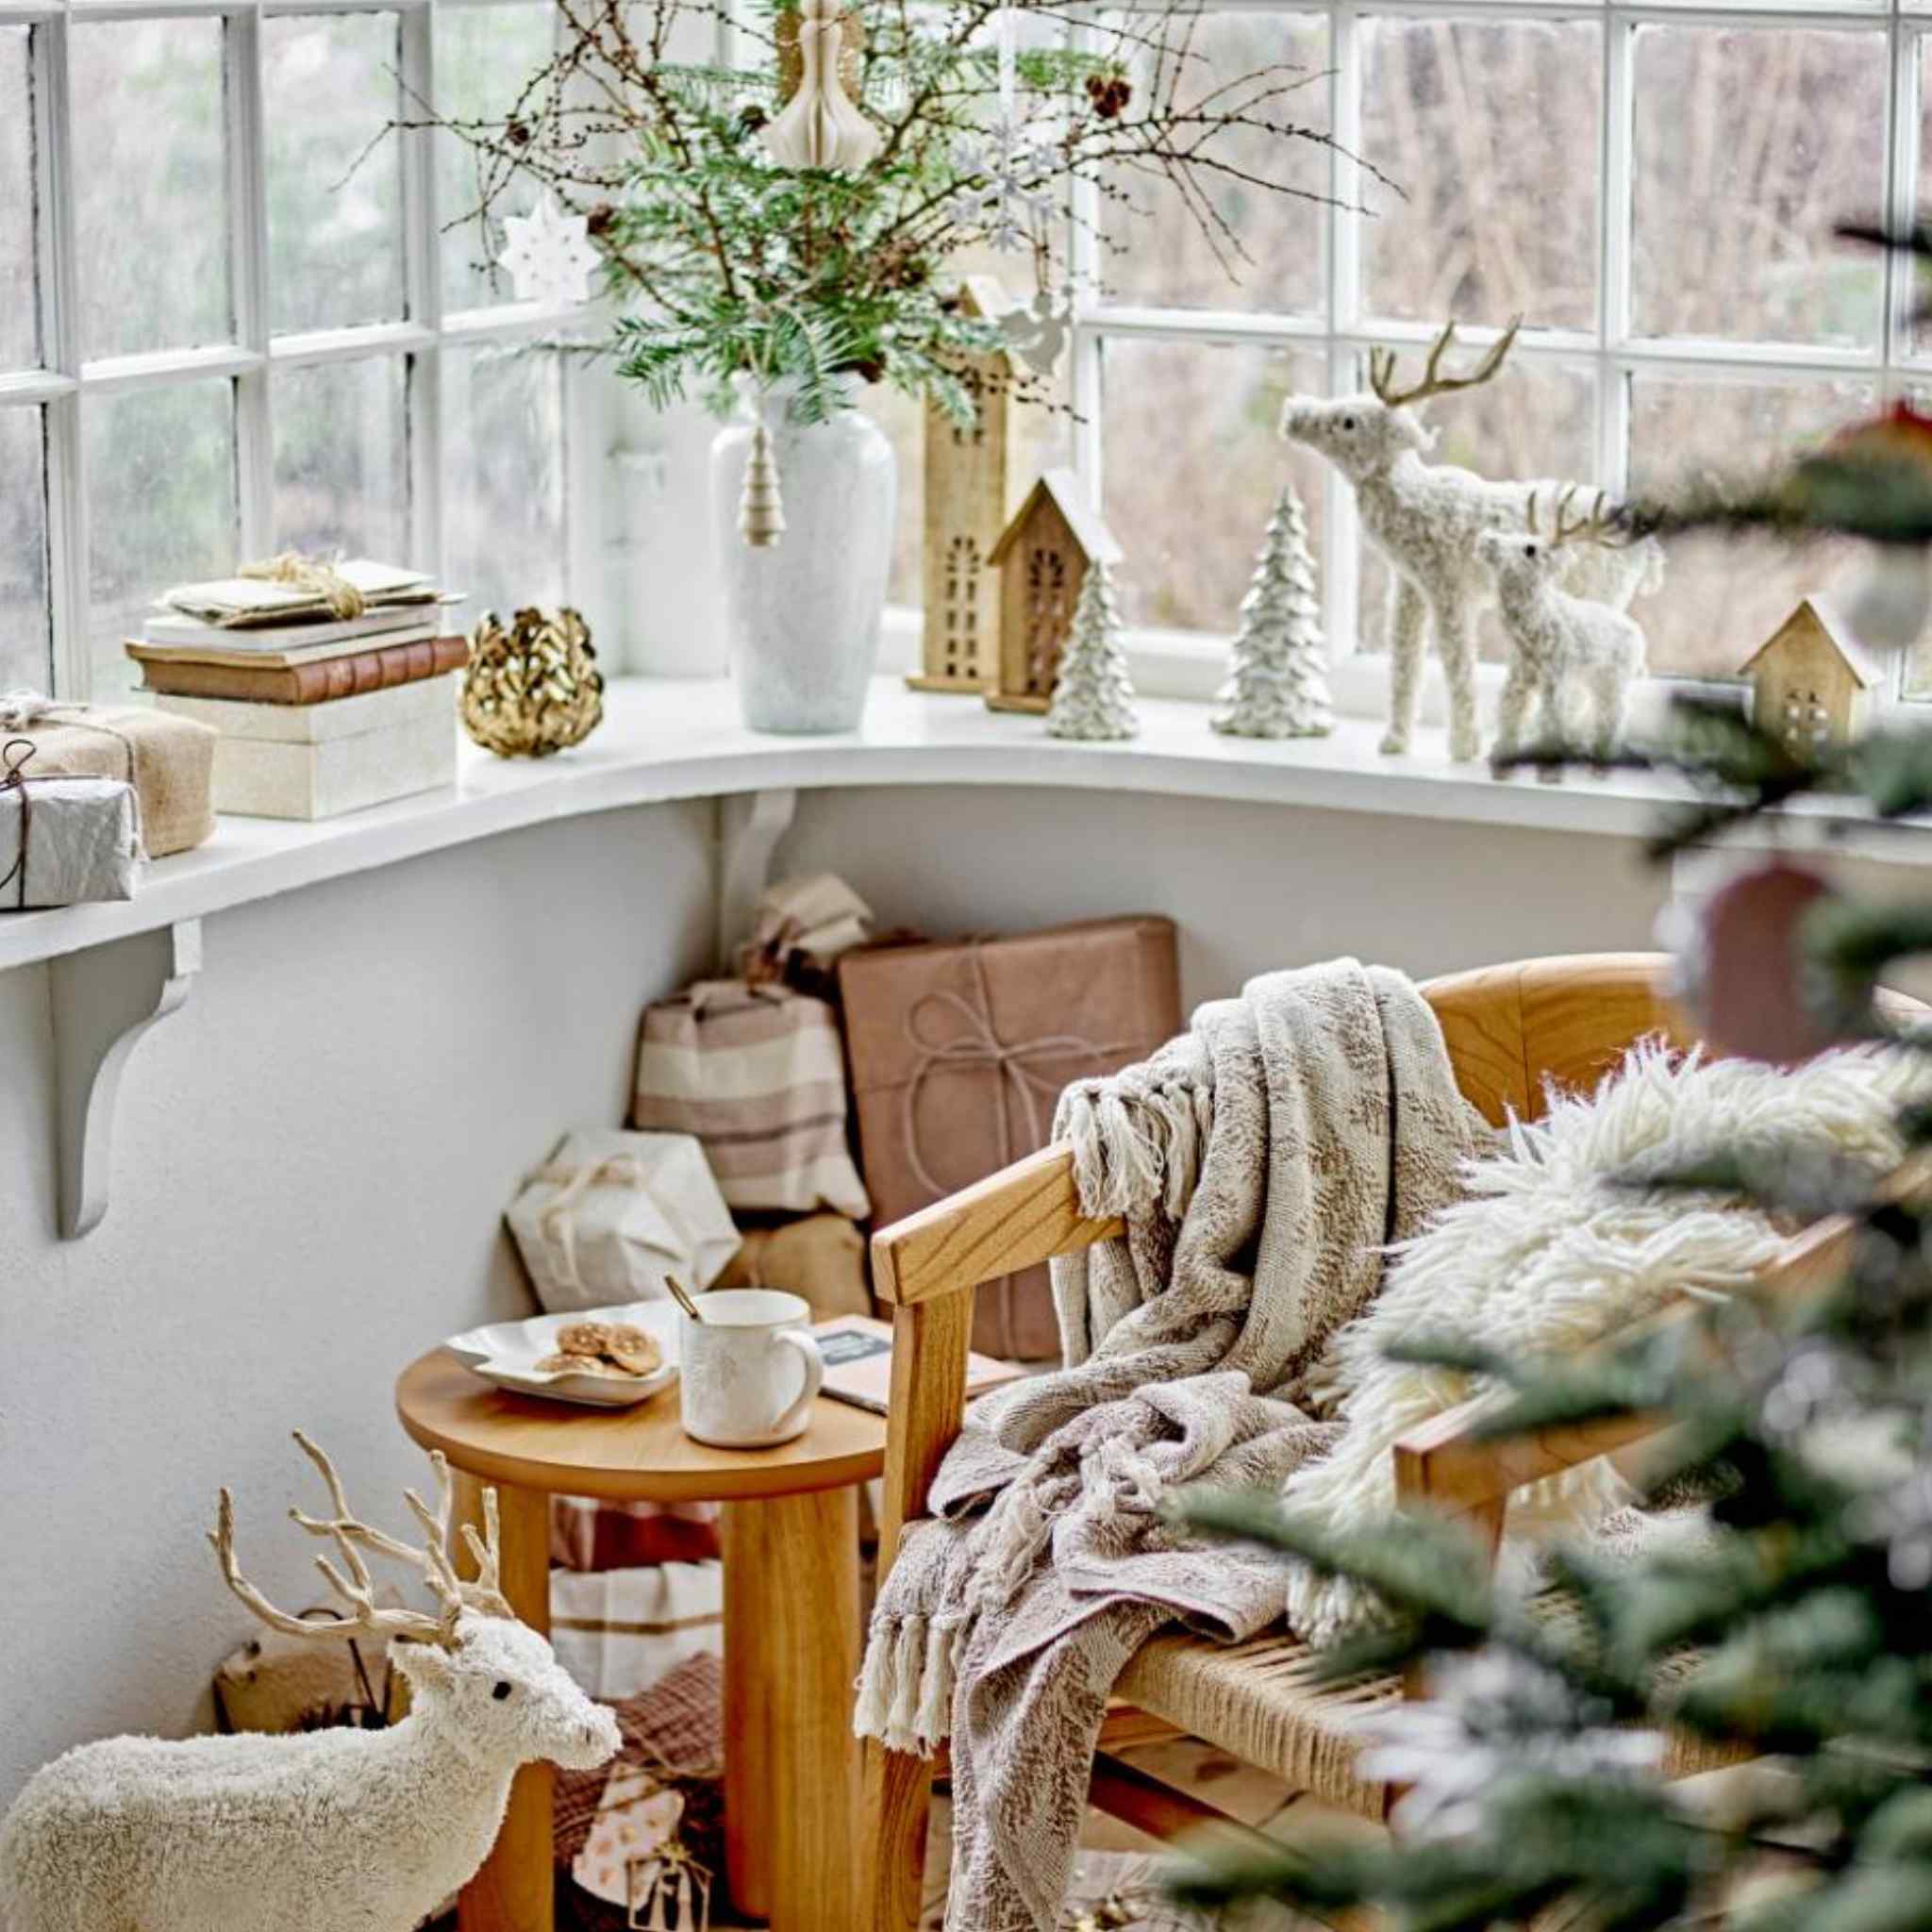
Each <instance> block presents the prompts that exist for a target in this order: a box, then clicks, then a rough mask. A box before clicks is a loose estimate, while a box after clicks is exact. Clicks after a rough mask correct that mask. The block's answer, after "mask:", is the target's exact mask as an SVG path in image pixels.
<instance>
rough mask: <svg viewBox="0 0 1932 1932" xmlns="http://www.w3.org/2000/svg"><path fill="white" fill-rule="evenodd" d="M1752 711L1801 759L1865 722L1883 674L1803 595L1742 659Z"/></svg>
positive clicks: (1846, 739) (1853, 734)
mask: <svg viewBox="0 0 1932 1932" xmlns="http://www.w3.org/2000/svg"><path fill="white" fill-rule="evenodd" d="M1744 672H1745V675H1748V676H1749V678H1750V679H1751V715H1752V718H1753V720H1754V722H1755V723H1756V724H1757V725H1758V726H1759V728H1760V729H1762V730H1766V731H1769V732H1771V733H1772V734H1773V735H1774V736H1775V737H1777V738H1779V739H1781V740H1782V741H1783V742H1784V743H1785V745H1786V746H1787V747H1788V748H1789V749H1790V751H1791V752H1793V753H1794V754H1796V755H1797V756H1798V757H1800V758H1807V757H1810V756H1812V755H1813V754H1815V753H1817V752H1821V751H1824V750H1826V749H1828V748H1830V747H1833V746H1840V745H1846V744H1849V743H1851V742H1852V741H1853V740H1854V739H1856V738H1857V737H1858V736H1859V734H1860V733H1861V732H1862V731H1863V730H1864V728H1865V723H1866V714H1867V713H1868V712H1869V711H1870V709H1871V707H1872V694H1873V692H1874V691H1876V690H1878V688H1879V686H1880V683H1881V681H1882V677H1883V674H1882V672H1881V671H1880V670H1879V668H1878V666H1877V665H1876V664H1874V662H1873V660H1872V659H1871V658H1870V657H1868V656H1867V654H1866V653H1865V651H1864V649H1863V648H1862V647H1861V646H1860V645H1859V644H1858V642H1857V640H1856V639H1855V638H1853V637H1852V635H1851V634H1850V632H1849V631H1847V630H1846V629H1845V628H1844V626H1843V625H1842V624H1840V622H1839V621H1838V619H1836V618H1835V617H1834V616H1833V615H1832V614H1831V613H1830V611H1829V610H1828V609H1827V608H1824V607H1822V606H1821V605H1820V604H1819V603H1818V602H1817V601H1816V600H1815V599H1813V598H1810V597H1807V598H1806V599H1805V601H1804V602H1803V603H1802V604H1800V605H1799V606H1798V608H1796V609H1795V610H1793V611H1792V612H1791V614H1790V616H1789V617H1788V618H1786V619H1785V621H1784V622H1783V623H1782V624H1781V625H1778V627H1777V629H1776V630H1774V632H1773V633H1772V634H1771V636H1770V637H1769V638H1768V639H1767V640H1766V641H1764V642H1763V643H1762V644H1760V645H1759V646H1758V647H1757V651H1756V652H1755V653H1754V654H1753V655H1752V657H1751V658H1749V659H1748V660H1747V662H1746V663H1745V665H1744Z"/></svg>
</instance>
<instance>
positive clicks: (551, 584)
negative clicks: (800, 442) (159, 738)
mask: <svg viewBox="0 0 1932 1932" xmlns="http://www.w3.org/2000/svg"><path fill="white" fill-rule="evenodd" d="M551 19H552V15H551V11H550V8H549V7H548V5H547V4H545V0H396V4H390V5H369V4H364V0H213V4H208V0H196V4H193V5H192V6H183V5H178V4H177V5H174V6H171V5H170V4H169V0H152V4H149V0H114V4H113V5H112V6H111V7H108V6H103V5H100V4H98V0H0V690H6V689H10V688H12V687H15V686H27V687H30V688H33V689H37V690H46V689H50V688H52V689H56V690H58V691H60V692H61V693H62V694H63V695H68V696H86V695H94V696H112V695H115V694H118V693H119V692H121V691H125V690H126V689H127V687H128V685H129V683H130V682H131V679H130V675H129V670H130V667H129V666H128V665H127V663H126V660H125V658H124V657H123V655H122V650H121V643H122V639H123V637H124V636H125V634H126V633H127V631H128V629H129V627H130V626H131V625H135V624H138V622H139V621H140V618H141V616H142V612H143V610H144V609H145V608H146V605H147V603H148V601H149V599H150V598H151V597H152V596H153V595H154V593H155V592H156V591H158V590H160V589H162V588H164V587H165V586H166V585H167V584H169V583H171V582H178V581H180V580H182V579H183V578H187V577H192V576H200V575H212V574H215V573H219V572H225V571H226V570H228V569H231V568H232V567H233V565H234V564H235V563H236V561H237V560H238V559H239V558H250V557H263V556H267V555H270V554H272V553H273V552H275V551H277V550H283V549H290V548H299V549H303V550H308V551H314V550H333V549H341V550H343V551H346V552H348V553H351V554H357V553H363V554H369V555H375V556H379V557H388V558H407V559H408V560H409V561H412V562H416V563H420V564H422V565H423V566H424V567H425V568H427V569H430V570H434V571H437V572H439V573H441V574H442V575H444V576H445V577H446V579H447V580H448V581H449V582H450V583H451V584H452V585H453V586H455V587H456V588H458V589H462V590H465V591H468V592H469V593H470V596H471V603H470V605H469V607H468V612H469V614H470V615H472V616H474V614H475V612H476V611H477V610H479V609H481V608H485V607H487V606H489V605H491V604H497V605H507V604H510V603H527V602H533V601H542V602H551V601H555V600H557V599H558V598H559V597H561V596H563V595H565V594H566V592H567V590H568V589H569V588H570V587H569V586H567V584H566V581H565V579H566V575H567V550H568V547H569V546H568V544H567V541H566V536H567V532H566V519H565V505H564V501H563V494H564V478H565V476H566V475H567V474H568V466H567V464H566V463H565V461H564V456H563V439H564V425H565V423H566V422H567V421H568V420H569V411H568V410H567V408H566V393H565V391H566V385H567V383H568V382H572V381H575V380H576V379H577V378H576V377H575V376H573V375H567V374H566V372H565V370H564V368H563V367H562V358H558V357H557V356H555V355H552V354H549V353H547V352H545V351H544V350H542V349H541V347H540V346H538V344H539V343H540V342H541V339H542V338H543V337H544V336H545V335H546V334H548V333H550V332H551V331H553V330H555V329H556V327H557V326H558V323H559V322H560V321H562V320H564V319H565V318H562V317H559V316H558V315H555V314H542V313H538V312H535V311H533V310H531V309H529V308H524V307H520V306H519V305H517V304H516V303H515V302H514V301H513V300H512V299H511V295H510V291H509V290H508V288H507V287H505V286H504V285H503V282H502V280H501V278H500V277H499V275H497V273H496V271H495V270H494V268H493V266H492V265H491V258H492V257H493V255H494V252H495V248H496V245H497V242H498V240H499V239H500V238H497V237H493V236H490V235H479V234H478V233H477V231H476V228H475V225H474V224H458V225H454V226H452V225H450V224H451V223H452V222H453V221H454V220H455V218H456V217H458V216H459V215H461V214H463V213H464V212H465V210H467V209H468V208H471V207H472V206H474V203H475V192H474V181H473V177H472V176H471V175H470V174H469V173H468V172H467V171H466V167H465V164H464V161H463V158H462V156H461V154H460V153H459V152H458V149H457V143H456V142H454V141H449V142H441V143H440V145H439V150H438V151H437V152H435V153H431V152H430V151H429V148H428V146H427V142H428V140H429V137H427V136H426V135H425V134H424V133H422V132H420V131H406V132H400V133H398V132H396V131H393V130H392V128H391V124H392V123H394V122H396V121H398V120H399V119H404V118H407V116H408V110H409V104H410V103H412V102H414V101H417V100H430V101H435V102H437V103H438V104H439V105H440V106H441V108H443V110H444V111H445V112H447V113H451V114H477V113H490V112H498V113H500V112H502V111H504V109H505V108H507V106H508V103H510V102H511V101H513V100H514V98H515V96H516V92H517V91H518V89H519V88H520V87H521V85H522V83H523V82H524V80H525V78H526V76H527V75H528V74H529V73H530V71H531V70H532V69H533V68H534V67H535V65H536V64H537V63H538V61H539V60H540V59H541V58H542V57H543V55H544V53H545V52H546V51H547V47H548V37H549V34H550V30H551Z"/></svg>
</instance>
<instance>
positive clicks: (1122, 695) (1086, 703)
mask: <svg viewBox="0 0 1932 1932" xmlns="http://www.w3.org/2000/svg"><path fill="white" fill-rule="evenodd" d="M1140 728H1141V721H1140V720H1139V719H1138V718H1136V717H1135V716H1134V684H1133V680H1132V679H1131V678H1130V677H1129V676H1128V675H1127V659H1126V654H1125V653H1124V651H1123V650H1122V649H1121V608H1120V604H1119V601H1118V600H1117V599H1116V598H1115V596H1114V591H1113V568H1112V566H1111V565H1110V564H1108V563H1104V562H1102V561H1101V560H1100V559H1099V558H1095V559H1094V560H1093V561H1092V562H1091V563H1090V564H1089V565H1088V566H1087V576H1086V580H1085V581H1084V582H1083V583H1082V584H1081V586H1080V598H1079V602H1078V603H1076V604H1075V605H1074V625H1073V628H1072V629H1071V630H1070V631H1069V632H1068V633H1067V641H1066V643H1065V645H1064V646H1063V648H1062V649H1061V651H1060V661H1059V670H1058V675H1057V678H1056V681H1055V683H1054V688H1053V702H1052V704H1051V705H1050V706H1049V707H1048V708H1047V713H1046V729H1047V735H1048V736H1049V737H1051V738H1088V739H1105V738H1132V737H1133V736H1134V735H1135V733H1137V732H1138V731H1139V730H1140Z"/></svg>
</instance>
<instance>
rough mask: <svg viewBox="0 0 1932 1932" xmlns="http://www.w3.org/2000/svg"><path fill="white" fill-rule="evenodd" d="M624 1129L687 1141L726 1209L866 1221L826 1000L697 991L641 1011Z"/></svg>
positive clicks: (779, 990) (743, 990)
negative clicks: (813, 1212)
mask: <svg viewBox="0 0 1932 1932" xmlns="http://www.w3.org/2000/svg"><path fill="white" fill-rule="evenodd" d="M631 1124H632V1125H633V1126H636V1127H644V1128H650V1129H655V1130H656V1131H658V1132H662V1133H672V1134H691V1135H695V1136H696V1138H697V1139H698V1140H699V1141H701V1142H702V1143H703V1145H704V1150H705V1158H706V1159H707V1160H708V1162H709V1163H710V1167H711V1172H712V1174H714V1175H715V1176H716V1177H717V1182H718V1186H719V1189H720V1191H722V1192H723V1194H724V1199H725V1201H726V1202H727V1203H729V1205H730V1206H731V1207H732V1208H783V1209H786V1210H789V1211H791V1212H793V1213H805V1212H808V1210H810V1209H811V1208H821V1207H824V1208H835V1209H837V1210H838V1212H840V1213H841V1214H847V1215H851V1216H852V1217H854V1218H855V1219H859V1218H862V1217H864V1216H865V1215H866V1214H868V1213H870V1212H871V1204H870V1203H869V1202H868V1201H867V1199H866V1193H865V1187H864V1184H863V1183H862V1182H861V1181H860V1180H859V1178H858V1169H857V1168H856V1167H855V1166H854V1165H853V1164H852V1152H851V1148H850V1145H849V1144H848V1142H847V1140H846V1133H845V1050H844V1046H843V1043H842V1041H841V1038H840V1033H839V1022H838V1019H837V1017H836V1016H835V1015H834V1013H833V1011H832V1008H830V1007H829V1006H827V1005H826V1004H825V1002H824V1000H816V999H810V998H808V997H807V996H806V995H804V994H802V993H795V992H792V991H791V990H790V989H789V988H786V987H782V986H749V985H747V984H746V983H745V982H744V981H743V980H741V979H707V980H700V981H699V982H698V983H697V984H696V985H695V986H692V987H691V988H689V989H688V990H687V991H684V992H681V993H679V994H678V995H677V997H676V998H675V999H669V1000H660V1001H658V1003H657V1004H656V1005H655V1006H650V1007H646V1008H644V1019H643V1026H642V1028H641V1033H640V1036H639V1040H638V1064H637V1080H636V1085H635V1091H634V1093H633V1095H632V1101H631Z"/></svg>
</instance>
